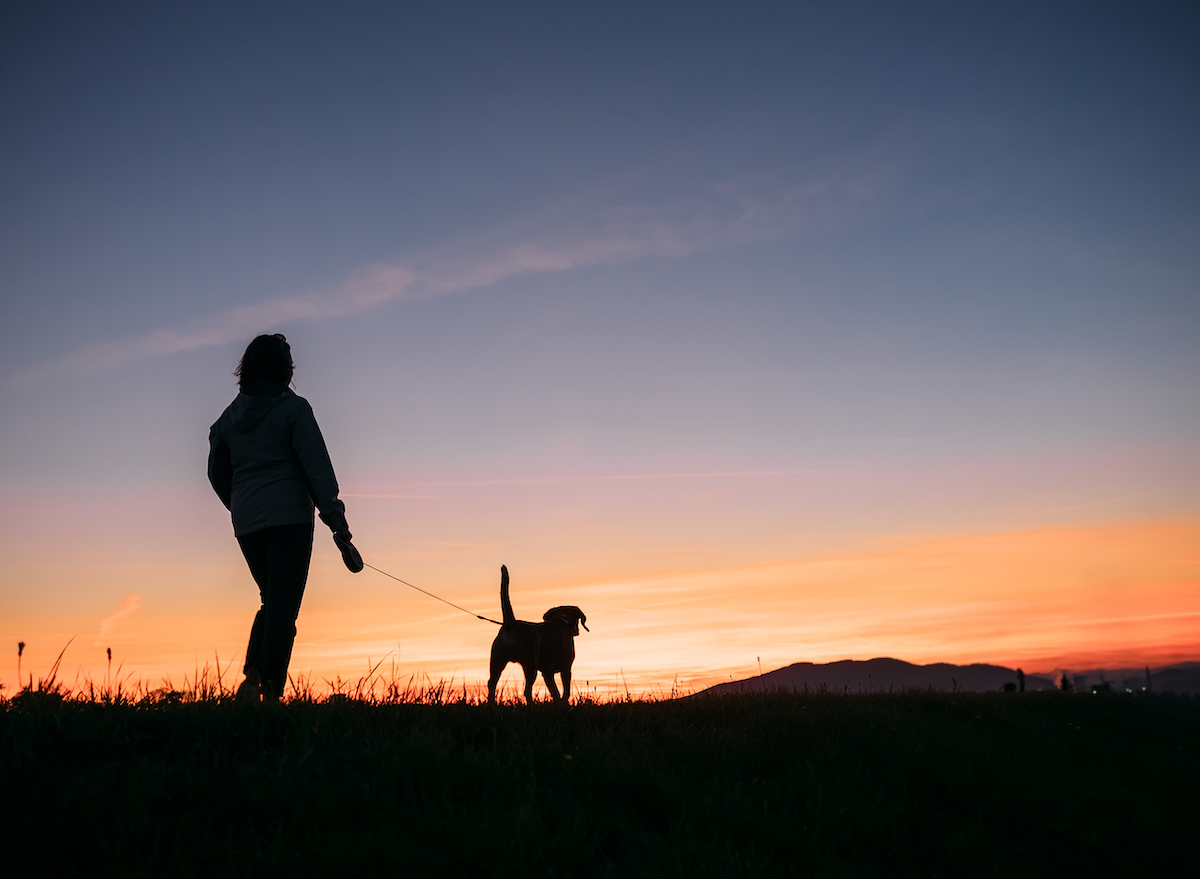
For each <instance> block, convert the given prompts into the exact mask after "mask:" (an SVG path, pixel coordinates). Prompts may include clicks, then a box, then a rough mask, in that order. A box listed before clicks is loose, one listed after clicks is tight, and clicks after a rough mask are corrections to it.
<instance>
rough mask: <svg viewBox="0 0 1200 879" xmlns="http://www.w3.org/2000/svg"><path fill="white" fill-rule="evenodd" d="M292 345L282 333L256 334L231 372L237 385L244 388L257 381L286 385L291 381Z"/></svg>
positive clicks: (293, 366)
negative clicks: (236, 379) (264, 380)
mask: <svg viewBox="0 0 1200 879" xmlns="http://www.w3.org/2000/svg"><path fill="white" fill-rule="evenodd" d="M294 369H295V364H293V363H292V346H291V345H289V344H288V343H287V339H285V338H284V336H283V334H282V333H275V334H274V335H272V336H258V337H257V338H255V340H254V341H253V342H251V343H250V344H249V345H247V346H246V353H245V354H243V355H242V359H241V360H240V361H239V362H238V365H237V369H235V370H234V371H233V374H234V375H236V376H237V377H238V387H239V388H242V389H243V390H245V389H246V388H248V387H250V385H252V384H254V383H255V382H257V381H262V380H263V379H266V380H267V381H273V382H278V383H279V384H281V385H283V386H285V387H286V386H287V385H289V384H291V382H292V371H293V370H294Z"/></svg>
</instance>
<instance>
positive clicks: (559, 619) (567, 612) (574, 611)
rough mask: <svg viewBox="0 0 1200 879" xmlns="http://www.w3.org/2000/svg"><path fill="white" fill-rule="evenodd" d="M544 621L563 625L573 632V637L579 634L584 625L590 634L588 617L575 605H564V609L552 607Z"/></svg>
mask: <svg viewBox="0 0 1200 879" xmlns="http://www.w3.org/2000/svg"><path fill="white" fill-rule="evenodd" d="M542 619H543V620H545V621H546V622H548V623H562V624H563V625H564V626H566V627H567V628H568V629H570V630H571V635H572V636H574V635H578V634H579V624H580V623H583V628H584V630H585V631H588V632H590V631H591V629H589V628H588V627H587V616H586V615H585V614H584V612H583V611H581V610H580V609H579V608H577V607H576V606H575V605H573V604H564V605H563V606H562V607H552V608H550V609H549V610H548V611H546V612H545V613H544V614H542Z"/></svg>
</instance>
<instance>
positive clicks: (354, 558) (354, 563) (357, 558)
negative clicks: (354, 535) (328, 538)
mask: <svg viewBox="0 0 1200 879" xmlns="http://www.w3.org/2000/svg"><path fill="white" fill-rule="evenodd" d="M333 542H334V543H336V544H337V548H338V549H340V550H341V551H342V561H343V562H345V563H346V567H347V568H349V569H350V573H351V574H357V573H358V572H359V571H361V570H362V569H363V560H362V556H361V555H359V554H358V550H357V549H355V548H354V544H353V543H351V542H350V541H349V540H347V539H346V538H344V537H339V536H338V535H337V534H336V533H335V534H334V535H333Z"/></svg>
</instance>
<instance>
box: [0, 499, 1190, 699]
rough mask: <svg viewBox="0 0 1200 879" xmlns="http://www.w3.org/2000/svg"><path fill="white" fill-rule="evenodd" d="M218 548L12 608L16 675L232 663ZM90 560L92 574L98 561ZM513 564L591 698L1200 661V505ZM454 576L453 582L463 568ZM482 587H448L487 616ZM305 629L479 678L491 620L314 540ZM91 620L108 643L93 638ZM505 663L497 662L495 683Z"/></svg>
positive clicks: (359, 665) (232, 603) (416, 669)
mask: <svg viewBox="0 0 1200 879" xmlns="http://www.w3.org/2000/svg"><path fill="white" fill-rule="evenodd" d="M489 552H490V550H489ZM223 561H224V563H223V564H210V565H208V566H203V565H200V566H187V565H173V566H165V565H163V564H153V563H151V564H147V565H144V566H142V567H141V568H139V569H134V570H131V569H130V568H129V567H128V566H127V565H126V566H124V567H123V568H119V569H117V568H110V569H107V570H108V572H107V574H104V572H103V571H101V573H100V576H107V577H109V578H115V577H119V578H120V593H119V594H121V595H124V596H125V597H124V598H122V599H120V601H119V602H116V601H114V602H110V606H108V605H106V606H104V607H99V606H96V607H95V608H94V610H93V611H92V612H90V613H70V614H66V613H55V614H49V613H40V614H38V613H21V614H18V615H16V616H14V617H9V618H8V619H6V620H5V622H4V625H3V629H4V632H3V634H4V635H5V636H6V637H7V638H8V639H9V640H11V642H12V646H13V647H15V645H16V641H17V640H23V641H26V642H27V644H28V647H27V648H26V651H25V656H24V658H23V662H22V670H23V673H24V675H25V677H26V680H28V676H29V675H30V674H32V675H33V678H34V680H35V681H36V680H37V679H38V678H39V677H40V676H42V675H44V674H45V673H46V672H47V670H48V669H49V666H50V664H51V663H52V662H53V660H54V658H55V656H56V655H57V654H58V651H59V650H61V649H62V647H63V645H65V644H66V643H67V641H68V639H69V638H71V636H72V635H78V636H79V637H77V638H76V640H75V642H74V643H73V644H72V645H71V647H70V648H69V649H68V650H67V653H66V655H65V657H64V659H63V664H62V669H61V670H60V675H59V677H60V679H64V680H66V681H67V682H68V683H70V682H71V681H72V680H73V679H75V678H76V677H77V675H81V676H83V677H90V678H91V679H92V680H94V681H100V680H103V679H104V677H105V674H106V673H107V667H106V663H105V662H104V660H103V657H104V647H105V646H111V647H112V648H113V653H114V670H115V669H116V667H117V666H118V665H120V666H121V667H122V674H132V675H134V676H135V677H136V678H140V679H143V680H145V681H149V682H151V683H153V682H157V681H160V680H165V679H169V680H171V681H172V682H174V683H176V684H180V683H182V681H183V679H184V678H185V676H186V677H187V678H188V679H192V678H193V677H194V675H195V674H196V672H197V670H198V669H200V668H203V666H204V665H205V664H210V665H211V664H212V663H214V662H215V661H216V660H215V657H217V656H219V657H220V661H221V664H222V667H229V669H230V671H229V672H228V673H229V674H232V675H233V677H234V678H235V679H238V678H240V652H241V650H242V648H243V639H244V637H245V632H244V631H243V630H244V629H248V626H249V623H250V620H251V618H252V616H253V610H254V607H255V596H254V595H253V594H252V591H251V590H248V589H247V588H246V584H245V583H244V582H243V581H244V580H245V579H246V577H247V575H245V573H244V571H242V570H241V569H240V567H239V564H238V563H239V561H240V560H238V559H236V558H229V557H228V555H227V556H226V557H225V559H224V560H223ZM441 562H442V563H446V562H447V559H446V558H444V557H443V558H441ZM83 564H84V562H83V561H82V560H81V561H80V562H79V563H76V564H74V565H63V566H60V567H59V568H58V569H57V570H58V573H57V575H56V576H71V573H70V570H69V569H70V568H80V569H81V568H82V566H83ZM86 564H87V565H88V566H89V568H90V571H91V573H90V575H89V576H90V581H91V582H93V583H94V582H95V580H96V578H97V572H96V566H95V564H94V559H92V560H88V561H87V562H86ZM472 564H475V565H476V566H477V562H472ZM379 566H380V567H384V569H385V570H386V569H387V568H386V566H385V565H384V564H383V563H382V562H381V563H380V565H379ZM488 567H490V562H489V563H488ZM510 568H511V566H510ZM446 569H447V570H450V566H449V565H446ZM472 570H474V569H472ZM512 570H513V575H514V592H513V600H514V604H515V606H516V609H517V613H518V616H521V617H525V618H531V619H537V618H538V617H540V613H541V610H543V609H544V608H545V607H547V606H550V605H551V604H555V603H566V602H567V601H569V602H570V603H573V604H579V605H580V606H581V607H583V608H584V609H585V611H586V612H587V614H588V620H589V625H590V626H591V629H592V631H591V633H590V634H588V633H582V634H581V636H580V639H579V641H578V642H577V648H578V654H579V658H578V659H577V662H576V666H575V678H576V681H577V689H578V690H580V691H584V690H588V691H595V692H597V693H598V694H601V695H603V694H608V693H611V692H613V691H614V690H615V691H617V692H621V691H623V689H624V687H625V686H628V687H629V688H630V689H631V690H632V691H633V692H635V694H636V693H642V692H665V691H667V690H669V689H670V688H671V685H672V682H673V681H674V682H677V683H678V684H680V685H682V686H683V687H684V688H685V689H687V688H695V689H700V688H703V687H705V686H708V685H710V684H712V683H716V682H719V681H722V680H728V679H729V678H730V677H733V678H741V677H747V676H750V675H753V674H757V673H758V668H759V665H758V664H759V661H760V660H761V665H762V669H763V670H764V671H767V670H771V669H774V668H778V667H781V666H785V665H788V664H791V663H793V662H801V661H808V662H831V661H835V660H839V659H870V658H873V657H877V656H892V657H895V658H898V659H903V660H906V661H909V662H914V663H919V664H926V663H931V662H953V663H971V662H990V663H995V664H1002V665H1010V666H1015V665H1021V666H1022V667H1024V668H1025V670H1026V671H1027V672H1031V673H1032V672H1043V673H1049V672H1052V671H1055V670H1058V669H1063V668H1067V669H1070V668H1074V669H1080V668H1084V667H1091V668H1104V667H1108V668H1114V667H1132V666H1143V665H1151V666H1155V665H1163V664H1169V663H1171V662H1176V661H1181V660H1189V659H1197V658H1200V637H1198V636H1197V631H1198V628H1197V623H1198V622H1200V518H1182V519H1169V520H1156V521H1143V522H1125V523H1112V524H1104V525H1089V526H1076V527H1065V526H1060V527H1054V528H1043V529H1037V530H1027V531H1015V532H1004V533H994V534H981V535H945V536H914V537H905V538H891V539H886V540H879V541H875V542H874V543H872V544H870V545H868V546H866V547H862V548H859V549H854V550H847V551H845V552H843V553H821V554H814V555H810V556H803V557H797V558H784V559H768V560H762V561H758V562H755V563H750V564H737V565H730V566H699V567H696V568H681V567H677V566H671V565H666V566H662V565H654V564H645V563H643V564H642V565H641V566H640V570H636V571H630V570H628V569H625V570H620V571H616V570H614V571H613V572H612V573H613V576H602V577H599V578H597V577H587V576H585V575H584V574H582V573H579V572H578V571H576V572H575V573H574V576H565V575H564V573H563V572H561V571H553V570H544V571H529V572H523V571H522V569H520V568H515V569H512ZM580 570H594V568H593V567H588V568H582V567H581V568H580ZM451 573H452V576H450V577H447V580H449V581H451V582H453V581H454V580H456V579H460V577H459V574H458V572H454V571H452V572H451ZM75 575H76V576H78V577H80V578H83V577H84V575H83V573H82V570H77V571H76V572H75ZM368 575H369V577H368ZM164 579H169V580H170V581H171V582H172V583H174V584H177V585H178V586H179V588H178V589H177V590H176V592H175V593H174V596H173V599H172V600H169V601H168V600H164V598H163V593H162V590H161V588H159V589H158V592H157V593H156V592H155V589H156V585H160V584H161V582H162V581H163V580H164ZM473 579H478V578H473ZM189 582H190V583H191V588H184V587H186V586H187V585H188V583H189ZM460 582H461V580H460ZM214 584H215V585H214ZM429 584H430V581H428V580H427V581H426V582H425V583H424V584H422V583H420V582H418V585H429ZM496 589H497V585H496V583H488V584H486V585H479V584H476V585H475V586H474V587H473V588H471V589H464V588H461V587H453V588H452V589H451V590H448V591H447V592H446V595H447V597H450V598H452V599H453V600H455V601H456V602H458V603H461V604H464V606H467V607H470V608H473V609H477V610H478V611H479V612H481V613H484V614H489V615H493V614H494V613H495V610H496V607H495V606H496V604H497V601H498V599H497V597H496ZM131 596H132V597H131ZM137 596H141V597H140V598H137ZM155 596H157V597H155ZM535 611H536V614H535ZM299 629H300V635H299V638H298V640H297V643H296V649H295V653H294V655H293V661H292V669H293V672H300V673H304V674H306V675H307V676H309V677H310V678H311V679H313V680H315V681H318V682H320V681H323V680H332V679H334V678H335V677H339V676H340V677H341V678H342V679H343V680H345V679H351V680H353V679H357V678H358V677H360V676H362V675H363V674H364V673H365V672H366V671H367V669H368V662H370V663H372V664H373V663H375V662H378V661H379V660H384V665H383V669H384V670H385V671H389V672H391V673H394V674H395V675H396V676H397V677H398V678H399V679H400V680H402V681H407V680H409V679H410V678H412V679H414V680H416V681H418V682H419V681H422V680H425V679H429V680H432V681H438V680H449V679H451V678H452V677H453V679H454V680H455V681H456V683H466V684H468V685H470V686H471V688H472V690H474V688H475V687H477V686H478V685H479V684H480V683H481V682H482V681H483V679H484V678H485V677H486V663H487V655H488V648H489V645H490V643H491V639H492V637H493V635H494V631H495V630H494V627H492V626H491V625H490V624H487V623H482V622H480V621H478V620H475V619H473V618H471V617H469V616H467V615H465V614H461V613H458V612H456V611H454V610H452V609H450V608H447V607H445V606H444V605H441V604H438V603H437V602H434V601H432V600H431V599H428V598H426V597H424V596H421V595H419V594H417V593H414V592H411V591H409V590H406V589H404V588H403V587H399V586H398V584H394V583H391V582H390V581H386V580H385V578H382V577H380V576H379V575H378V574H375V573H374V572H370V571H366V572H364V573H363V574H362V575H358V576H357V577H352V576H351V575H349V574H348V573H347V572H345V570H344V569H342V568H341V567H340V559H338V558H336V557H335V556H334V554H333V552H332V550H331V548H326V547H324V546H323V544H318V550H317V553H316V555H315V556H314V565H313V573H312V578H311V581H310V591H309V595H308V596H307V597H306V600H305V607H304V609H303V610H302V611H301V616H300V620H299ZM102 633H104V637H105V638H107V640H108V641H109V642H110V643H109V644H104V645H100V644H99V640H98V639H101V634H102ZM93 642H95V644H93ZM14 654H15V650H14ZM4 666H5V667H4V668H3V670H0V681H3V683H4V685H5V687H6V688H7V689H6V693H11V692H12V687H13V682H14V681H15V673H16V656H15V655H13V656H11V662H6V663H4ZM517 674H518V672H517V668H516V666H510V668H509V671H508V672H507V674H506V678H505V680H506V682H511V681H513V680H515V678H516V676H517Z"/></svg>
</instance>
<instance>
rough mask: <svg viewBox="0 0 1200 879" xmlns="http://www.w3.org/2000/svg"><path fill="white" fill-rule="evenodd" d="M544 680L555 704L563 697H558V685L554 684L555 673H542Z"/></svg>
mask: <svg viewBox="0 0 1200 879" xmlns="http://www.w3.org/2000/svg"><path fill="white" fill-rule="evenodd" d="M542 680H543V681H545V682H546V689H547V690H549V691H550V696H551V698H553V699H554V701H555V702H557V701H558V700H559V699H561V698H562V696H560V695H558V684H556V683H554V672H552V671H544V672H542Z"/></svg>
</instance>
